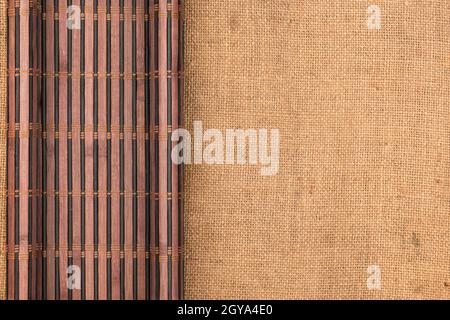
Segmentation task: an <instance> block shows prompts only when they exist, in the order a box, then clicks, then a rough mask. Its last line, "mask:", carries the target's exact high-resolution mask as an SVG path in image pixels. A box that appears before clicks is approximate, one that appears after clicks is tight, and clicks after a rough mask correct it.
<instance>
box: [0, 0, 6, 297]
mask: <svg viewBox="0 0 450 320" xmlns="http://www.w3.org/2000/svg"><path fill="white" fill-rule="evenodd" d="M6 2H7V1H6V0H0V300H3V299H5V297H6V135H7V124H8V123H7V118H6V115H7V86H6V83H7V69H6V68H7V41H6V34H7V21H8V19H7V10H6V8H7V3H6Z"/></svg>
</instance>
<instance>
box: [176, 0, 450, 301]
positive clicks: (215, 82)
mask: <svg viewBox="0 0 450 320" xmlns="http://www.w3.org/2000/svg"><path fill="white" fill-rule="evenodd" d="M373 4H376V5H378V6H379V8H380V9H381V25H380V26H381V28H380V29H377V28H372V29H369V28H368V17H369V14H372V13H371V11H369V12H370V13H369V14H368V9H369V8H370V6H371V5H373ZM449 12H450V1H432V0H427V1H425V0H410V1H387V0H380V1H376V3H374V2H372V1H365V0H361V1H347V0H338V1H331V0H314V1H313V0H308V1H293V0H272V1H265V0H247V1H240V0H229V1H223V0H187V1H186V23H187V30H186V62H185V63H186V117H187V122H186V125H187V128H189V129H190V130H192V129H193V122H194V121H202V122H203V129H204V130H206V129H210V128H212V129H216V130H219V131H220V132H224V130H226V129H228V128H241V129H248V128H255V129H258V128H267V129H270V128H279V130H280V161H279V171H278V174H277V175H274V176H270V177H264V176H261V174H260V168H259V167H258V166H251V165H247V166H246V165H234V166H233V165H207V164H203V165H200V164H199V165H191V166H187V169H186V201H185V228H186V229H185V233H186V237H185V246H186V261H185V264H186V270H185V274H186V277H185V282H186V289H185V290H186V298H188V299H196V298H197V299H198V298H200V299H216V298H224V299H240V298H243V299H266V298H273V299H301V298H305V299H311V298H323V299H378V298H387V299H391V298H405V299H412V298H417V299H425V298H436V299H448V298H449V297H450V290H449V288H450V287H449V286H450V273H449V270H450V265H449V263H450V203H449V201H448V190H449V186H450V149H449V144H450V122H449V119H450V108H449V101H450V37H449V30H450V16H449V14H448V13H449ZM373 270H378V271H379V272H378V273H379V274H378V275H379V276H380V283H379V284H380V287H378V286H376V287H370V288H372V289H369V286H368V280H370V276H373V275H374V274H373ZM373 288H375V289H373Z"/></svg>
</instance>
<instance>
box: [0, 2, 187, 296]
mask: <svg viewBox="0 0 450 320" xmlns="http://www.w3.org/2000/svg"><path fill="white" fill-rule="evenodd" d="M0 3H1V4H2V5H4V4H5V2H4V1H0ZM8 3H9V44H8V45H9V81H8V84H9V100H8V104H9V134H8V139H9V144H8V213H7V216H8V240H7V243H8V270H7V279H8V286H7V296H8V299H179V298H181V297H182V296H183V281H182V280H183V274H182V269H183V262H182V259H181V256H182V228H181V226H182V225H183V224H182V196H181V194H182V188H181V186H182V168H181V167H180V166H177V165H175V164H174V163H173V162H172V159H171V152H170V150H171V149H172V144H173V143H174V142H172V140H171V136H172V132H173V130H175V129H177V128H178V127H179V126H181V124H182V100H181V99H180V97H181V96H182V85H183V80H182V74H183V73H182V72H181V70H182V67H183V63H182V62H181V60H182V48H183V45H182V37H181V36H180V35H181V34H182V32H180V31H181V29H182V28H183V23H182V14H181V13H182V10H181V9H182V1H179V0H172V1H171V0H159V1H153V0H151V1H149V0H132V1H131V0H130V1H128V0H126V1H125V0H93V1H84V0H63V1H58V0H47V1H44V0H34V1H29V0H20V1H15V0H10V1H8ZM1 8H3V7H1ZM2 12H3V11H2ZM2 21H3V20H2ZM0 34H1V35H4V26H3V23H2V22H0ZM1 43H3V42H1ZM0 48H1V50H2V53H3V51H4V48H3V47H0ZM0 84H1V82H0ZM3 87H4V86H3V85H2V88H3ZM0 97H3V95H0ZM0 105H1V106H3V104H2V101H1V100H0ZM0 116H1V117H3V115H2V113H1V112H0ZM2 119H3V118H0V121H1V120H2ZM0 165H2V166H3V164H2V163H0ZM0 169H1V168H0ZM2 181H3V180H0V182H2ZM0 209H1V207H0ZM0 217H1V216H0ZM0 221H1V220H0ZM1 226H3V224H1ZM1 231H2V229H0V232H1ZM3 234H4V233H3V232H1V233H0V236H1V235H3ZM1 239H2V238H1V237H0V240H1ZM3 252H4V251H0V253H2V254H3ZM1 270H3V264H0V271H1ZM0 279H3V277H2V275H0ZM0 285H1V282H0ZM0 289H1V288H0Z"/></svg>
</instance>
